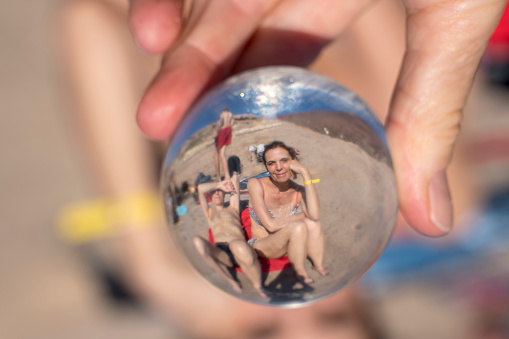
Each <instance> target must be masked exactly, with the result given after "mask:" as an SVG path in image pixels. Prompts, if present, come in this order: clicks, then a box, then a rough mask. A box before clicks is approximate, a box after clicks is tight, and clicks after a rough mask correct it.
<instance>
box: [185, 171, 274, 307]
mask: <svg viewBox="0 0 509 339" xmlns="http://www.w3.org/2000/svg"><path fill="white" fill-rule="evenodd" d="M207 193H208V194H210V197H211V202H212V208H211V207H209V204H208V202H207V198H206V196H205V194H207ZM226 193H229V194H230V204H229V206H228V207H225V205H224V201H225V199H224V198H225V194H226ZM198 196H199V201H200V205H201V207H202V210H203V213H204V214H205V217H206V218H207V222H208V225H209V227H210V229H211V230H212V234H213V235H214V241H215V245H213V244H211V243H210V242H209V241H207V240H205V239H203V238H202V237H200V236H194V237H193V242H194V245H195V247H196V249H197V250H198V252H199V253H200V254H201V255H202V257H203V258H204V259H205V261H206V262H207V263H208V264H209V265H210V266H211V267H212V268H214V269H215V270H216V271H217V272H218V273H220V274H221V275H222V276H223V277H225V278H226V279H227V280H228V282H229V283H230V284H231V285H232V287H233V289H234V290H235V291H236V292H238V293H241V292H242V289H241V288H240V286H239V284H238V283H237V282H236V281H235V280H234V279H233V278H232V277H230V276H228V275H227V274H226V273H225V272H224V271H223V270H222V268H221V266H220V264H222V265H225V266H227V267H230V268H232V267H240V269H242V272H244V274H245V275H246V276H247V278H248V279H249V280H250V281H251V282H252V284H253V287H254V288H255V290H256V291H257V292H258V293H259V294H260V295H261V296H262V297H265V293H264V292H263V291H262V287H261V269H260V262H259V261H258V258H257V256H256V254H255V252H254V251H253V249H252V248H251V247H250V246H249V245H248V243H247V242H246V239H245V237H244V231H243V228H242V224H241V222H240V212H239V207H240V198H239V196H240V192H239V177H238V175H237V173H234V174H233V176H232V179H231V180H223V181H221V182H207V183H203V184H200V185H198Z"/></svg>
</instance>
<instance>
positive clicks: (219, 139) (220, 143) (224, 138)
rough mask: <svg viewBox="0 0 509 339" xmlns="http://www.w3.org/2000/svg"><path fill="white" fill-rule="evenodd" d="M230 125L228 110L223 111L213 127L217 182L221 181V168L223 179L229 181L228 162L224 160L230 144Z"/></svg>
mask: <svg viewBox="0 0 509 339" xmlns="http://www.w3.org/2000/svg"><path fill="white" fill-rule="evenodd" d="M232 124H233V114H232V112H230V111H229V110H228V109H224V110H223V111H222V112H221V115H220V116H219V120H218V121H217V123H216V125H215V126H214V131H215V132H216V139H215V146H216V148H215V152H214V166H215V169H216V176H217V180H219V181H221V166H222V167H223V171H224V178H225V179H230V173H229V171H228V162H227V160H226V147H227V146H229V145H231V143H232Z"/></svg>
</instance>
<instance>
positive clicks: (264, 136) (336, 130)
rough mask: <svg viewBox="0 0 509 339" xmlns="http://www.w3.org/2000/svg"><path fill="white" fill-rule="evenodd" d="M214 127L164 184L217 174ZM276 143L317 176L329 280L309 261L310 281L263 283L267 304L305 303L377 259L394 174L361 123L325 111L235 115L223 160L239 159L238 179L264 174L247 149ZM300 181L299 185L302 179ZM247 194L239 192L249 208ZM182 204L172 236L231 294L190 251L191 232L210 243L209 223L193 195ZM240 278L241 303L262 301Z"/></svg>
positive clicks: (278, 275) (279, 275)
mask: <svg viewBox="0 0 509 339" xmlns="http://www.w3.org/2000/svg"><path fill="white" fill-rule="evenodd" d="M211 130H212V129H211V126H209V127H206V128H204V129H203V130H201V131H200V132H198V133H196V134H195V135H194V136H193V137H191V138H190V139H189V141H188V142H187V143H186V144H184V146H183V147H182V150H181V152H179V154H178V155H177V157H176V159H175V161H174V162H173V164H171V166H169V168H167V169H166V171H165V173H166V174H165V175H166V177H167V182H168V183H169V182H170V180H169V178H170V176H171V175H173V181H172V182H173V183H174V184H175V185H176V186H177V187H178V186H179V185H180V184H181V183H182V182H184V181H187V182H188V183H194V181H195V178H196V176H197V175H198V173H200V172H202V173H204V174H205V175H211V176H214V174H215V171H214V162H213V159H214V158H213V157H214V147H215V146H214V143H213V141H214V136H213V135H212V134H211ZM274 140H281V141H283V142H285V143H286V144H287V145H290V146H293V147H296V148H297V149H298V150H299V152H300V161H301V163H302V164H303V165H304V166H306V167H307V168H308V169H309V170H310V172H311V174H312V177H313V178H320V183H318V184H316V189H317V192H318V195H319V199H320V214H321V219H320V221H321V224H322V229H323V232H324V235H325V258H324V265H325V266H326V267H327V268H329V270H330V271H331V274H330V275H329V276H325V277H324V276H320V275H319V274H318V272H316V271H315V270H313V269H312V268H311V262H309V261H307V262H306V268H307V271H308V273H309V274H310V276H311V278H312V279H313V280H314V281H315V282H314V283H312V284H309V285H303V284H301V283H299V282H297V281H296V279H295V275H294V272H293V269H287V270H284V271H280V272H271V273H270V274H265V275H264V277H263V283H264V286H265V289H266V290H267V291H268V294H269V295H270V298H271V300H270V302H273V303H279V302H289V301H294V302H306V301H309V300H315V299H319V298H323V297H326V296H328V295H330V294H331V293H333V292H335V291H337V290H338V289H340V288H342V287H345V286H346V285H348V284H349V283H351V282H352V281H353V280H355V279H356V278H357V277H358V276H359V275H361V274H362V273H363V272H364V271H365V270H366V269H367V268H368V267H369V266H370V264H371V263H372V262H373V260H374V259H375V258H376V257H377V256H378V255H379V254H380V251H381V250H382V248H383V246H384V245H385V244H386V242H387V241H388V238H389V236H390V233H391V230H392V226H393V224H394V221H395V217H396V211H397V203H396V191H395V186H394V176H393V172H392V167H391V165H390V159H389V157H388V154H387V151H386V150H385V147H384V145H383V143H382V142H381V141H380V140H379V139H377V138H376V135H373V133H371V132H370V130H369V128H368V127H367V126H366V125H365V124H364V123H363V122H362V121H361V120H359V119H358V118H356V117H353V116H351V115H346V114H332V115H331V113H328V112H313V113H301V114H292V115H288V116H284V117H282V118H281V119H277V120H266V119H260V118H255V117H252V116H246V115H243V116H236V120H235V124H234V127H233V139H232V144H231V145H230V146H228V147H227V149H226V154H227V157H228V156H231V155H236V156H238V157H239V158H240V160H241V163H242V169H241V174H240V178H241V180H242V179H244V178H249V177H251V176H253V175H257V174H259V173H261V172H264V171H265V167H264V166H263V164H262V163H258V162H257V161H256V158H255V156H254V155H253V153H251V152H250V151H249V146H250V145H257V144H267V143H270V142H272V141H274ZM296 182H297V183H299V184H302V181H301V179H300V178H297V180H296ZM247 199H249V195H242V200H244V201H245V203H247ZM181 204H182V205H185V206H186V207H187V208H188V211H187V213H186V214H185V215H184V216H182V217H181V218H179V221H178V222H177V223H172V222H170V229H171V230H172V234H173V235H174V236H175V237H176V238H177V242H178V243H179V245H180V247H181V249H182V250H183V252H184V253H185V254H186V256H187V257H188V258H189V259H190V261H191V263H192V264H193V266H194V267H195V268H197V269H198V271H199V272H201V273H202V274H203V275H205V276H206V278H207V279H208V280H210V281H211V282H212V283H213V284H215V285H217V286H219V287H220V288H222V289H224V290H226V291H228V292H230V293H232V294H235V292H233V290H232V289H231V287H230V286H229V285H228V284H227V283H226V281H225V280H224V279H223V278H221V277H220V276H219V274H217V273H216V272H214V271H213V270H212V269H211V268H210V267H208V266H207V265H206V264H205V263H204V262H203V260H202V259H201V257H200V256H199V255H198V253H197V252H196V250H195V249H194V247H193V245H192V242H191V239H192V237H193V236H194V235H200V236H202V237H205V238H208V233H207V232H208V226H207V222H206V219H205V217H204V215H203V212H202V210H201V207H200V206H199V205H197V204H196V202H195V200H194V198H193V197H192V196H191V195H190V194H187V195H184V196H183V200H182V201H181ZM237 279H239V281H240V283H241V284H242V286H243V288H244V292H243V294H242V295H241V296H240V297H241V298H244V299H248V300H251V301H253V300H254V301H255V302H256V301H260V302H263V300H262V299H260V298H259V297H258V296H257V294H256V292H255V291H254V290H253V289H252V287H251V284H250V282H249V281H248V280H247V279H246V278H245V276H244V275H243V274H237Z"/></svg>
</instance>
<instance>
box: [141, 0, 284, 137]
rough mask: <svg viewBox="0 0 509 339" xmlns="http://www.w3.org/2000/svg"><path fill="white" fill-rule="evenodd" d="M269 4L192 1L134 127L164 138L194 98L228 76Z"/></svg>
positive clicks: (151, 135) (171, 130)
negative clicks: (178, 38) (176, 41)
mask: <svg viewBox="0 0 509 339" xmlns="http://www.w3.org/2000/svg"><path fill="white" fill-rule="evenodd" d="M140 1H141V0H140ZM273 3H275V1H274V0H267V1H237V0H235V1H234V0H231V1H227V0H221V1H197V2H196V3H195V5H194V6H193V8H192V10H191V13H190V17H189V25H190V26H189V27H186V33H185V38H184V39H183V40H182V41H181V42H179V45H178V46H176V47H175V49H174V50H173V51H172V53H170V54H168V55H167V56H166V57H165V58H164V61H163V66H162V69H161V72H160V73H159V74H158V75H157V77H156V78H155V79H154V81H153V83H152V84H151V85H150V86H149V88H148V90H147V92H146V94H145V96H144V98H143V99H142V101H141V103H140V106H139V108H138V116H137V119H138V124H139V125H140V128H141V129H142V130H143V131H144V132H145V133H146V134H147V135H148V136H149V137H152V138H154V139H166V138H169V137H170V136H171V135H172V134H173V132H174V130H175V128H176V127H177V126H178V123H179V122H180V120H181V119H182V117H183V115H184V113H185V112H186V111H187V109H188V108H189V106H190V105H191V104H192V103H193V102H194V101H195V100H196V98H197V97H198V96H199V94H200V93H202V92H203V91H204V90H205V89H207V88H208V87H210V86H211V85H212V84H214V83H216V82H218V81H220V80H222V79H223V78H224V77H225V76H226V75H227V74H229V72H230V71H231V68H232V67H233V63H234V62H235V60H236V57H237V56H238V54H239V53H240V51H241V50H242V48H243V47H244V44H245V42H246V41H247V40H248V39H249V37H250V36H251V35H252V33H253V32H254V30H255V29H256V27H257V25H258V22H259V21H260V20H261V18H262V17H263V16H264V15H265V13H266V12H267V11H268V10H269V9H270V8H271V6H272V5H273Z"/></svg>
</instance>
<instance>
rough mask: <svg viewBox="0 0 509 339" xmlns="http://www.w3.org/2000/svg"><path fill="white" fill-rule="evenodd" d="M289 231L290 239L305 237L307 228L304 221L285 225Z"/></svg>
mask: <svg viewBox="0 0 509 339" xmlns="http://www.w3.org/2000/svg"><path fill="white" fill-rule="evenodd" d="M286 227H288V228H289V229H290V232H291V235H292V237H307V235H308V227H307V225H306V223H305V222H304V221H296V222H292V223H291V224H289V225H287V226H286Z"/></svg>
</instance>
